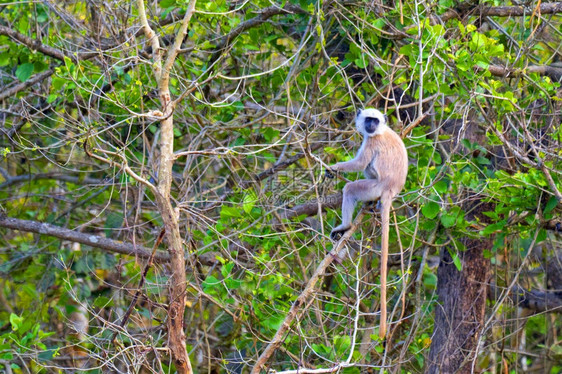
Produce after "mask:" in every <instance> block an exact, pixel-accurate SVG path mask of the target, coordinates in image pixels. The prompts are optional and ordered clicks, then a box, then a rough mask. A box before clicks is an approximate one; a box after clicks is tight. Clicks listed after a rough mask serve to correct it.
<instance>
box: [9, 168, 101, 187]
mask: <svg viewBox="0 0 562 374" xmlns="http://www.w3.org/2000/svg"><path fill="white" fill-rule="evenodd" d="M2 170H3V169H0V172H1V171H2ZM2 175H3V176H4V179H5V181H4V182H3V183H0V189H2V188H7V187H10V186H13V185H14V184H18V183H26V182H31V181H36V180H41V179H55V180H60V181H63V182H70V183H74V184H89V185H97V186H103V185H106V184H107V183H110V182H111V179H110V180H108V181H104V180H101V179H95V178H90V177H85V178H82V177H76V176H73V175H68V174H63V173H57V172H55V173H38V174H26V175H16V176H13V177H12V176H10V175H8V174H7V173H6V174H4V173H2Z"/></svg>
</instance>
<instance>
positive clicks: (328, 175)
mask: <svg viewBox="0 0 562 374" xmlns="http://www.w3.org/2000/svg"><path fill="white" fill-rule="evenodd" d="M335 173H336V171H335V170H332V169H328V168H326V174H325V175H326V178H330V179H333V178H334V176H335Z"/></svg>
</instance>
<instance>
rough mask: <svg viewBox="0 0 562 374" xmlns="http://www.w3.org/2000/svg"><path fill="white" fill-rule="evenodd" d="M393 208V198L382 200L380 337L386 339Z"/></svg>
mask: <svg viewBox="0 0 562 374" xmlns="http://www.w3.org/2000/svg"><path fill="white" fill-rule="evenodd" d="M391 206H392V197H391V196H382V198H381V220H382V233H381V323H380V328H379V337H380V338H381V339H384V338H385V336H386V272H387V263H388V233H389V226H390V207H391Z"/></svg>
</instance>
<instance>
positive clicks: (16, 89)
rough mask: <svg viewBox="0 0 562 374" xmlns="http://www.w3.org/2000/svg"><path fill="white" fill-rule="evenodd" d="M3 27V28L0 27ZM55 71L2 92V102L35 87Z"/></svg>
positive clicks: (0, 97)
mask: <svg viewBox="0 0 562 374" xmlns="http://www.w3.org/2000/svg"><path fill="white" fill-rule="evenodd" d="M0 27H1V26H0ZM53 71H54V70H53V69H49V70H47V71H44V72H42V73H39V74H36V75H35V76H33V77H32V78H30V79H28V80H26V81H25V82H22V83H20V84H16V85H15V86H14V87H12V88H10V89H8V90H6V91H3V92H0V101H3V100H6V99H7V98H9V97H11V96H13V95H15V94H17V93H18V92H20V91H23V90H25V89H26V88H28V87H31V86H33V85H34V84H35V83H38V82H41V81H42V80H43V79H45V78H47V77H49V76H51V74H53Z"/></svg>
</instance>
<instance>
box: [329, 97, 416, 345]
mask: <svg viewBox="0 0 562 374" xmlns="http://www.w3.org/2000/svg"><path fill="white" fill-rule="evenodd" d="M386 122H387V120H386V116H385V115H384V114H382V113H381V112H379V111H378V110H377V109H372V108H369V109H364V110H362V111H361V110H360V111H359V112H358V113H357V117H356V119H355V123H356V125H357V131H359V133H360V134H361V135H363V143H362V144H361V148H359V151H358V152H357V155H356V156H355V158H354V159H353V160H351V161H347V162H338V163H337V164H335V165H332V166H331V170H326V176H328V177H330V178H332V177H333V175H332V174H331V171H343V172H352V171H363V174H364V175H365V178H366V179H362V180H358V181H355V182H349V183H347V184H346V185H345V187H344V188H343V203H342V223H341V225H339V226H337V227H335V228H334V229H333V230H332V232H331V233H330V237H331V238H332V239H333V240H337V239H339V238H340V237H341V236H342V235H343V233H344V232H346V231H347V230H349V228H350V227H351V221H352V218H353V217H352V216H353V211H354V209H355V203H356V202H358V201H362V202H370V201H376V200H379V203H380V207H381V220H382V235H381V236H382V238H381V241H382V243H381V261H380V263H381V272H380V273H381V301H380V303H381V322H380V329H379V336H380V337H381V338H384V337H385V335H386V322H387V321H386V273H387V262H388V232H389V224H390V218H389V216H390V207H391V206H392V200H393V199H394V197H395V196H396V195H397V194H398V193H399V192H400V191H401V190H402V187H404V183H405V182H406V175H407V174H408V154H407V153H406V147H405V146H404V142H403V141H402V139H401V138H400V136H398V134H396V133H395V132H394V131H392V129H390V128H389V127H388V125H387V123H386Z"/></svg>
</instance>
